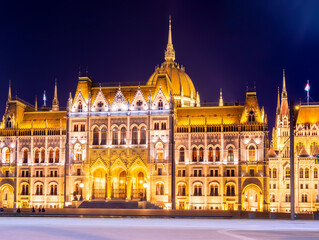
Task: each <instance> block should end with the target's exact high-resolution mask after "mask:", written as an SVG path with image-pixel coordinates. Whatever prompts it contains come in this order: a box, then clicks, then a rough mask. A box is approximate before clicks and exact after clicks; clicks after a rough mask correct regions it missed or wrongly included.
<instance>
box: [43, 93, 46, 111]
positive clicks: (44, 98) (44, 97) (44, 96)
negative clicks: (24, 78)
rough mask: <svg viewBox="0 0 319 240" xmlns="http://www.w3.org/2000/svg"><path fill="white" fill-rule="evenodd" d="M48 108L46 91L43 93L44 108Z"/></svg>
mask: <svg viewBox="0 0 319 240" xmlns="http://www.w3.org/2000/svg"><path fill="white" fill-rule="evenodd" d="M46 106H47V97H46V95H45V90H44V93H43V107H46Z"/></svg>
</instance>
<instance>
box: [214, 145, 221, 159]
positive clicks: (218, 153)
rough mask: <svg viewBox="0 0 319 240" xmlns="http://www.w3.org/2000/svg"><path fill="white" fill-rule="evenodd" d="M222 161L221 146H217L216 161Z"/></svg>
mask: <svg viewBox="0 0 319 240" xmlns="http://www.w3.org/2000/svg"><path fill="white" fill-rule="evenodd" d="M219 161H220V149H219V147H217V148H216V149H215V162H219Z"/></svg>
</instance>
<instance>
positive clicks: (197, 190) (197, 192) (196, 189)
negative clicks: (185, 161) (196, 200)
mask: <svg viewBox="0 0 319 240" xmlns="http://www.w3.org/2000/svg"><path fill="white" fill-rule="evenodd" d="M194 196H202V185H201V184H199V183H197V184H195V185H194Z"/></svg>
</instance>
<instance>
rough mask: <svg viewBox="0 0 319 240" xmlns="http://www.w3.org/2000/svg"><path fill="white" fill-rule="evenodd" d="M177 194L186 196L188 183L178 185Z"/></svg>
mask: <svg viewBox="0 0 319 240" xmlns="http://www.w3.org/2000/svg"><path fill="white" fill-rule="evenodd" d="M177 196H186V184H185V183H182V184H179V185H178V190H177Z"/></svg>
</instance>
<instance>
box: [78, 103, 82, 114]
mask: <svg viewBox="0 0 319 240" xmlns="http://www.w3.org/2000/svg"><path fill="white" fill-rule="evenodd" d="M82 111H83V106H82V102H79V104H78V112H82Z"/></svg>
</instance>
